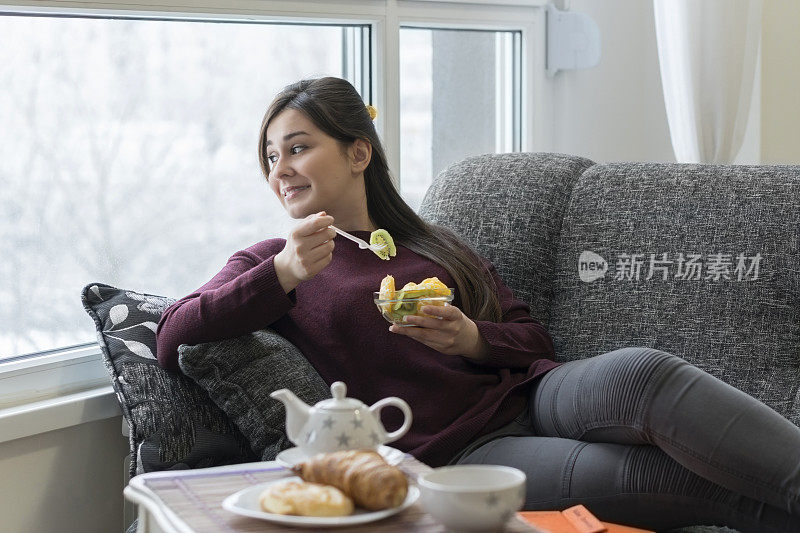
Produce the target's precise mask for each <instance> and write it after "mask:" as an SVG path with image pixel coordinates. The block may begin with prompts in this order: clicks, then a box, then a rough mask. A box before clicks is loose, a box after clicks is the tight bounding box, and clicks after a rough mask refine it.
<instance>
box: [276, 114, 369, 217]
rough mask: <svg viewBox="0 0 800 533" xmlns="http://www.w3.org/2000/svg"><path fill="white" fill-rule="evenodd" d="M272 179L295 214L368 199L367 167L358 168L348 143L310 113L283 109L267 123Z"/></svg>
mask: <svg viewBox="0 0 800 533" xmlns="http://www.w3.org/2000/svg"><path fill="white" fill-rule="evenodd" d="M266 150H267V158H268V160H269V162H270V172H269V185H270V187H271V188H272V191H273V192H274V193H275V195H276V196H277V197H278V200H279V201H280V202H281V205H283V208H284V209H286V211H287V212H288V213H289V216H291V217H292V218H304V217H306V216H308V215H310V214H312V213H318V212H319V211H327V212H328V214H329V215H332V216H333V217H334V218H337V215H336V213H352V212H353V210H357V209H359V206H361V205H366V195H365V192H364V176H363V172H358V171H357V170H356V171H355V172H354V169H356V167H355V166H354V165H353V161H352V158H351V157H349V154H348V148H347V147H344V146H342V144H341V143H339V142H338V141H337V140H336V139H334V138H333V137H331V136H329V135H328V134H326V133H324V132H323V131H322V130H320V129H319V128H317V126H316V125H314V123H313V122H312V121H311V120H310V119H309V118H308V117H306V115H305V114H303V113H302V112H300V111H297V110H294V109H286V110H284V111H281V112H280V113H279V114H278V115H277V116H276V117H275V118H273V119H272V121H271V122H270V125H269V127H268V128H267V144H266Z"/></svg>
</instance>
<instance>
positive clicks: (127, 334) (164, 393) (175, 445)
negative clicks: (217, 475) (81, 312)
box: [81, 283, 255, 476]
mask: <svg viewBox="0 0 800 533" xmlns="http://www.w3.org/2000/svg"><path fill="white" fill-rule="evenodd" d="M81 300H82V302H83V306H84V309H85V310H86V312H87V313H88V314H89V316H91V317H92V319H93V320H94V324H95V328H96V333H97V343H98V344H99V345H100V349H101V352H102V354H103V362H104V363H105V365H106V368H107V370H108V372H109V374H110V376H111V384H112V386H113V387H114V391H115V392H116V394H117V400H118V401H119V404H120V408H121V409H122V414H123V416H124V417H125V420H126V421H127V422H128V425H129V427H130V444H131V457H132V461H131V471H130V475H131V476H134V475H136V474H141V473H143V472H152V471H157V470H167V469H185V468H203V467H207V466H215V465H222V464H233V463H241V462H247V461H252V460H254V458H255V457H254V455H253V454H252V452H251V451H250V449H249V446H248V444H247V441H246V439H245V438H244V436H243V435H242V434H241V433H239V431H238V430H237V429H236V428H235V427H234V426H233V425H232V424H231V422H230V421H229V420H228V419H227V417H226V416H225V413H223V412H222V411H221V410H220V409H219V408H218V407H217V406H216V405H215V404H214V403H213V402H212V401H211V399H210V398H209V397H208V394H206V392H205V391H204V390H203V389H202V388H200V387H199V386H197V385H196V384H195V383H194V382H193V381H192V380H190V379H188V378H186V377H185V376H183V375H181V374H180V373H176V372H168V371H166V370H163V369H162V368H161V367H160V366H158V363H157V362H156V358H155V353H156V324H157V323H158V320H159V319H160V317H161V314H162V313H163V312H164V310H165V309H166V308H167V307H168V306H169V305H170V304H171V303H172V302H174V300H173V299H171V298H166V297H164V296H156V295H152V294H145V293H140V292H136V291H130V290H125V289H118V288H116V287H112V286H110V285H105V284H102V283H91V284H89V285H87V286H86V287H84V288H83V290H82V291H81Z"/></svg>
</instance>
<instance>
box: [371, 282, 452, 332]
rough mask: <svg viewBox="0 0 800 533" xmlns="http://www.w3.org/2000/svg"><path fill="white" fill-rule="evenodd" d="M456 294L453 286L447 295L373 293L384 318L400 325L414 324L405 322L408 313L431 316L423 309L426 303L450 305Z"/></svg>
mask: <svg viewBox="0 0 800 533" xmlns="http://www.w3.org/2000/svg"><path fill="white" fill-rule="evenodd" d="M398 292H400V291H396V292H395V294H396V293H398ZM454 294H455V289H452V288H451V289H450V294H448V295H447V296H420V297H418V298H400V299H397V298H381V297H380V293H379V292H373V293H372V295H373V300H374V301H375V305H376V306H377V307H378V311H380V313H381V315H383V318H385V319H386V321H387V322H390V323H392V324H397V325H398V326H413V324H406V323H404V322H403V317H405V316H407V315H417V316H430V315H426V314H425V313H423V312H422V311H421V309H422V308H423V307H425V306H426V305H440V306H446V305H450V303H451V302H452V301H453V295H454Z"/></svg>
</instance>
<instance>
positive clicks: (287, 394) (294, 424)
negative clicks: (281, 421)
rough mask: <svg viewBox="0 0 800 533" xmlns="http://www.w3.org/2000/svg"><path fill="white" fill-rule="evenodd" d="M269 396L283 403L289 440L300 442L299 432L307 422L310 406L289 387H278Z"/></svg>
mask: <svg viewBox="0 0 800 533" xmlns="http://www.w3.org/2000/svg"><path fill="white" fill-rule="evenodd" d="M270 397H271V398H275V399H276V400H278V401H280V402H281V403H283V406H284V407H285V408H286V435H287V436H288V437H289V440H290V441H292V442H293V443H295V445H297V444H298V443H299V442H300V433H301V432H302V429H303V426H305V425H306V422H308V418H309V414H310V412H311V406H309V405H307V404H306V403H305V402H304V401H303V400H301V399H300V398H298V397H297V396H296V395H295V394H294V393H293V392H292V391H290V390H289V389H279V390H276V391H274V392H272V393H271V394H270Z"/></svg>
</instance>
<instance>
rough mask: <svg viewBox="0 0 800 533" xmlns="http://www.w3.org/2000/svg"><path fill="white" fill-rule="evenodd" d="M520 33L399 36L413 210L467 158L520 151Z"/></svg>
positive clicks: (405, 172)
mask: <svg viewBox="0 0 800 533" xmlns="http://www.w3.org/2000/svg"><path fill="white" fill-rule="evenodd" d="M520 101H521V65H520V33H519V32H494V31H472V30H449V29H448V30H438V29H437V30H431V29H418V28H403V29H401V30H400V135H401V143H400V150H401V157H400V183H401V189H402V193H403V197H404V198H405V199H406V201H407V202H408V203H409V204H410V205H411V206H412V207H414V208H417V207H418V206H419V204H420V202H421V201H422V198H423V197H424V195H425V191H426V190H427V188H428V186H429V185H430V183H431V179H432V177H433V176H435V175H436V174H438V173H439V172H440V171H441V170H442V169H444V168H445V167H446V166H448V165H450V164H452V163H455V162H457V161H460V160H461V159H464V158H465V157H468V156H471V155H477V154H485V153H492V152H511V151H518V150H520V149H521V126H520V124H521V113H522V110H521V105H520Z"/></svg>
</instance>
